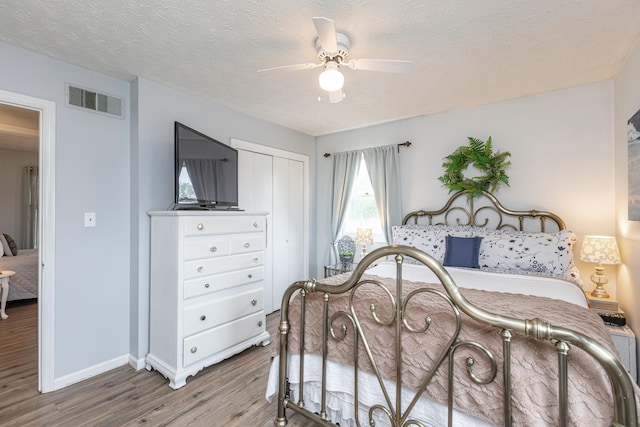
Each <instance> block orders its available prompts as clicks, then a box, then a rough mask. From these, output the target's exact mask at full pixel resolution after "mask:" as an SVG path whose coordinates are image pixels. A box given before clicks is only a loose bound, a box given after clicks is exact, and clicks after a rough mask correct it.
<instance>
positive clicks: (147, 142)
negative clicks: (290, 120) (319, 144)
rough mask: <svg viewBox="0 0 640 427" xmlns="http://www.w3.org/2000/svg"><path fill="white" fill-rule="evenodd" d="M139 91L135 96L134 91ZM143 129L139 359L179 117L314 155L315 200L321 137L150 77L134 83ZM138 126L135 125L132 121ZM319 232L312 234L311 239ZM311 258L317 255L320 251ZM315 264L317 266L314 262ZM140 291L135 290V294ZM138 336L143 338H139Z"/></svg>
mask: <svg viewBox="0 0 640 427" xmlns="http://www.w3.org/2000/svg"><path fill="white" fill-rule="evenodd" d="M133 94H135V95H133ZM132 97H136V99H135V101H134V108H135V111H134V112H133V116H132V117H135V120H134V122H135V121H137V123H136V124H135V125H134V126H137V130H136V131H135V132H133V133H132V147H131V148H132V154H131V158H132V159H135V164H134V165H133V167H132V179H131V182H132V194H136V195H137V198H138V202H137V205H136V206H135V209H136V210H135V212H133V211H132V215H131V216H132V231H133V233H132V264H133V265H135V264H137V265H138V266H139V269H138V271H137V276H136V277H133V278H132V301H133V300H135V301H136V302H137V305H136V307H135V308H134V307H133V304H132V316H134V317H135V318H132V325H131V331H132V350H131V354H132V356H133V357H134V358H137V359H138V362H139V361H140V359H141V358H142V357H144V355H146V353H147V352H148V345H149V343H148V310H149V307H148V303H149V269H148V266H149V252H150V248H149V232H150V230H149V228H150V225H149V224H150V222H149V217H148V216H147V212H148V211H151V210H164V209H167V208H169V207H170V205H171V204H172V202H173V198H174V195H173V191H174V188H173V187H174V184H173V176H174V159H173V157H174V135H173V132H174V122H175V121H178V122H181V123H183V124H185V125H187V126H189V127H191V128H193V129H196V130H197V131H199V132H202V133H204V134H205V135H208V136H211V137H212V138H215V139H217V140H218V141H221V142H224V143H226V144H229V143H230V139H231V138H237V139H241V140H244V141H250V142H254V143H256V144H262V145H266V146H271V147H275V148H278V149H282V150H287V151H291V152H295V153H300V154H305V155H308V156H309V157H310V164H311V166H310V171H309V174H310V176H311V178H310V179H311V183H310V187H311V188H310V190H311V194H310V200H312V201H313V200H314V199H315V194H314V191H313V189H314V188H315V182H314V179H313V177H314V176H315V168H314V165H315V158H314V157H315V152H316V150H315V139H314V138H313V137H311V136H309V135H305V134H302V133H300V132H296V131H293V130H290V129H287V128H283V127H281V126H277V125H274V124H272V123H268V122H265V121H262V120H259V119H256V118H254V117H250V116H247V115H245V114H241V113H238V112H237V111H233V110H230V109H228V108H226V107H223V106H221V105H219V104H215V103H212V102H210V101H207V100H205V99H203V98H198V97H195V96H191V95H188V94H186V93H183V92H180V91H177V90H173V89H170V88H167V87H164V86H161V85H158V84H156V83H153V82H150V81H148V80H145V79H137V80H136V81H135V82H133V83H132ZM132 129H133V126H132ZM311 212H312V218H311V219H310V223H311V224H310V228H311V230H315V213H314V212H315V209H314V208H313V205H312V207H311ZM314 240H315V239H314V236H313V233H312V236H311V241H312V242H313V241H314ZM310 252H311V253H312V255H311V259H315V251H314V250H313V248H312V249H311V250H310ZM313 268H315V266H313ZM134 294H135V295H134ZM136 337H137V339H136Z"/></svg>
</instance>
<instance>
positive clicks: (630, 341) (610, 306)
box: [585, 292, 638, 382]
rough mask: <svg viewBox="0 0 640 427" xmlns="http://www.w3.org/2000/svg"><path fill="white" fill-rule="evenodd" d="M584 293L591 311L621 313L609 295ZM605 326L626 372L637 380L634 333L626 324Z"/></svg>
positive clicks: (616, 302) (616, 303)
mask: <svg viewBox="0 0 640 427" xmlns="http://www.w3.org/2000/svg"><path fill="white" fill-rule="evenodd" d="M585 295H586V296H587V300H588V301H589V308H590V309H592V310H593V311H596V312H604V313H607V312H611V313H622V311H620V310H619V309H618V301H616V300H615V299H613V298H611V297H608V298H599V297H594V296H592V295H591V292H585ZM623 314H624V313H623ZM605 326H606V327H607V329H608V330H609V335H610V336H611V340H612V341H613V344H614V345H615V346H616V350H618V354H619V355H620V361H621V362H622V364H623V365H624V367H625V368H626V369H627V372H629V375H630V376H631V378H632V379H633V381H635V382H637V380H638V370H637V364H636V336H635V334H634V333H633V331H632V330H631V328H630V327H628V326H612V325H605Z"/></svg>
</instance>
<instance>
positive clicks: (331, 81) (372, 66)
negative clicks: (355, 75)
mask: <svg viewBox="0 0 640 427" xmlns="http://www.w3.org/2000/svg"><path fill="white" fill-rule="evenodd" d="M313 25H314V26H315V27H316V33H317V34H318V37H317V38H316V50H317V54H318V61H319V62H317V63H315V62H309V63H305V64H294V65H284V66H281V67H273V68H265V69H263V70H258V72H259V73H263V72H269V71H297V70H312V69H314V68H318V67H323V68H324V70H323V71H322V73H320V76H319V77H318V80H319V83H320V88H321V89H323V90H326V91H327V92H328V94H329V102H331V103H336V102H340V101H342V100H343V99H344V92H343V90H342V87H343V85H344V76H343V74H342V73H341V71H340V70H341V69H346V68H349V69H351V70H368V71H382V72H386V73H408V72H410V71H411V66H412V65H413V63H412V62H411V61H400V60H394V59H349V48H350V47H351V40H350V39H349V36H347V35H346V34H344V33H339V32H337V31H336V26H335V23H334V22H333V21H332V20H331V19H329V18H323V17H316V18H313Z"/></svg>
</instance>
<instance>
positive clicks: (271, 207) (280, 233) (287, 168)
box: [232, 139, 309, 313]
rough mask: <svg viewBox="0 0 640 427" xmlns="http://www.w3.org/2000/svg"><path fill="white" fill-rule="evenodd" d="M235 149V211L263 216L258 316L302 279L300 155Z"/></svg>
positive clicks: (304, 187)
mask: <svg viewBox="0 0 640 427" xmlns="http://www.w3.org/2000/svg"><path fill="white" fill-rule="evenodd" d="M232 143H233V145H234V147H235V148H237V149H238V165H239V169H238V184H239V204H240V208H241V209H244V210H246V211H254V212H268V213H269V216H268V217H267V221H268V225H267V251H266V255H265V256H266V262H265V266H266V269H267V270H266V271H265V276H266V278H265V286H264V289H265V295H264V311H265V313H271V312H273V311H276V310H279V309H280V305H281V303H282V295H283V294H284V291H285V290H286V289H287V287H288V286H289V285H290V284H291V283H293V282H296V281H298V280H305V279H308V278H309V277H308V275H309V273H308V270H309V267H308V266H309V260H308V257H309V248H308V245H309V243H308V240H307V239H308V237H307V236H308V226H309V225H308V224H309V222H308V215H309V212H308V209H309V205H308V203H309V201H308V196H307V194H306V192H308V191H309V189H308V185H309V184H308V179H309V178H308V162H309V159H308V157H306V156H303V155H300V154H297V153H291V152H288V151H283V150H278V149H274V148H271V147H266V146H263V145H259V144H254V143H251V142H247V141H240V140H235V139H232Z"/></svg>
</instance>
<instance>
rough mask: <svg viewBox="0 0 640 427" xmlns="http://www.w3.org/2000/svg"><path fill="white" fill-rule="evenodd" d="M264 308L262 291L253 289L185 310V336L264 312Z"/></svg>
mask: <svg viewBox="0 0 640 427" xmlns="http://www.w3.org/2000/svg"><path fill="white" fill-rule="evenodd" d="M262 308H263V297H262V289H252V290H251V291H248V292H243V293H241V294H236V295H233V296H230V297H227V298H221V299H218V300H215V301H211V302H208V303H205V304H199V305H195V306H191V307H188V308H186V309H185V310H184V317H183V322H184V328H183V331H184V336H185V337H186V336H189V335H193V334H195V333H198V332H201V331H204V330H206V329H210V328H213V327H215V326H218V325H221V324H223V323H226V322H229V321H231V320H235V319H239V318H241V317H244V316H246V315H249V314H251V313H255V312H258V311H262Z"/></svg>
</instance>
